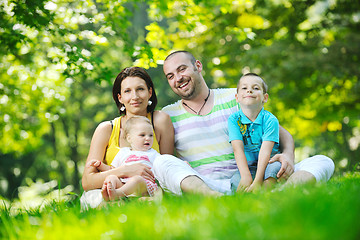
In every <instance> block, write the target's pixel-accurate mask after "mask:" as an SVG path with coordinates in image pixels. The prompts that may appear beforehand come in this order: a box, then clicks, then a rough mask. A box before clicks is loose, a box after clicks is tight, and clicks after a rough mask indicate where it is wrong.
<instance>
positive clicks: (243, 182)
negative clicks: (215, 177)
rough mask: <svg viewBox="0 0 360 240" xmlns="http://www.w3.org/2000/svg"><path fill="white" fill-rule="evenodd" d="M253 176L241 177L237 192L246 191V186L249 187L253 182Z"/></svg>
mask: <svg viewBox="0 0 360 240" xmlns="http://www.w3.org/2000/svg"><path fill="white" fill-rule="evenodd" d="M252 181H253V180H252V177H249V178H246V177H244V178H241V179H240V183H239V186H238V187H237V190H236V191H237V192H244V191H245V189H246V188H248V187H249V186H250V185H251V183H252Z"/></svg>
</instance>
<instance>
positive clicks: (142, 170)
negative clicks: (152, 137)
mask: <svg viewBox="0 0 360 240" xmlns="http://www.w3.org/2000/svg"><path fill="white" fill-rule="evenodd" d="M115 169H116V168H115ZM115 169H113V170H115ZM117 175H118V176H119V177H133V176H136V175H139V176H142V177H143V178H145V179H147V180H149V181H152V182H155V177H154V173H153V172H152V171H151V168H150V167H149V166H147V165H145V164H142V163H135V164H131V165H125V166H122V167H121V172H119V174H117ZM120 175H121V176H120Z"/></svg>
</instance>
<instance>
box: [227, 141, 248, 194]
mask: <svg viewBox="0 0 360 240" xmlns="http://www.w3.org/2000/svg"><path fill="white" fill-rule="evenodd" d="M231 145H232V147H233V150H234V155H235V161H236V164H237V166H238V168H239V171H240V176H241V179H240V183H239V186H238V189H237V190H238V191H239V190H244V189H245V188H247V187H248V186H250V185H251V183H252V176H251V173H250V170H249V166H248V164H247V161H246V156H245V152H244V143H243V142H242V141H241V140H233V141H231Z"/></svg>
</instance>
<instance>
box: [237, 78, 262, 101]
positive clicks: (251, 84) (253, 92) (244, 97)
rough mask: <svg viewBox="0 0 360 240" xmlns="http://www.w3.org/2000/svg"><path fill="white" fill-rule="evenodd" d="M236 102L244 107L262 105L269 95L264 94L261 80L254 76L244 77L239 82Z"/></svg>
mask: <svg viewBox="0 0 360 240" xmlns="http://www.w3.org/2000/svg"><path fill="white" fill-rule="evenodd" d="M239 81H240V82H239V87H238V90H237V94H236V95H235V98H236V101H237V102H238V103H240V104H241V105H244V106H251V105H263V104H264V103H266V102H267V100H268V97H269V95H268V94H267V93H264V88H263V84H262V80H261V78H259V77H256V76H245V77H242V78H241V79H240V80H239Z"/></svg>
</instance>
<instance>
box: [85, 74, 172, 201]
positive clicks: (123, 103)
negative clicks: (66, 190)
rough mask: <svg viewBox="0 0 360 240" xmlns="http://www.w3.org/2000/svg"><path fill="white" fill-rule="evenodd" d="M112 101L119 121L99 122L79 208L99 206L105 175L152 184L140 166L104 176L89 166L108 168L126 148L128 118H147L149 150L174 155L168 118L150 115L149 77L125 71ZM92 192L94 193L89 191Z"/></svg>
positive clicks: (148, 172) (153, 99) (152, 95)
mask: <svg viewBox="0 0 360 240" xmlns="http://www.w3.org/2000/svg"><path fill="white" fill-rule="evenodd" d="M113 98H114V101H115V103H116V105H117V107H118V109H119V111H120V117H118V118H115V119H114V120H112V121H105V122H102V123H100V124H99V125H98V127H97V128H96V130H95V132H94V135H93V137H92V140H91V145H90V150H89V155H88V157H87V160H86V165H85V169H84V174H83V178H82V186H83V189H84V190H85V191H86V192H84V194H83V196H82V198H81V201H82V204H86V205H87V204H90V206H91V207H94V206H97V205H98V204H100V203H101V201H102V196H101V194H100V190H99V189H100V188H101V187H102V186H103V183H104V180H105V178H106V177H107V176H109V175H116V176H118V177H119V178H127V177H132V176H135V175H140V176H142V177H144V178H145V179H148V180H150V181H154V175H153V173H152V171H151V169H150V168H149V167H148V166H146V165H144V164H133V165H126V166H121V167H119V168H114V169H111V170H110V171H106V172H98V171H97V170H96V168H94V167H92V166H90V164H89V162H91V161H92V160H100V161H102V162H104V163H106V164H111V162H112V160H113V159H114V157H115V155H116V154H117V153H118V151H119V149H120V148H122V147H129V143H128V142H127V141H126V139H125V136H124V131H123V126H124V125H125V123H126V121H127V119H129V118H130V117H132V116H134V115H140V116H146V117H147V118H149V119H150V121H151V122H152V124H153V127H154V143H153V148H154V149H155V150H156V151H158V152H159V153H161V154H173V152H174V128H173V125H172V123H171V120H170V117H169V115H167V114H166V113H164V112H161V111H154V109H155V107H156V104H157V98H156V94H155V89H154V85H153V82H152V80H151V78H150V76H149V75H148V74H147V72H146V71H145V70H144V69H142V68H139V67H129V68H125V69H124V70H122V71H121V72H120V73H119V75H118V76H117V77H116V79H115V82H114V86H113ZM94 189H97V190H96V191H89V190H94ZM103 194H106V191H103ZM104 198H105V197H104ZM105 199H106V198H105Z"/></svg>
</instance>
